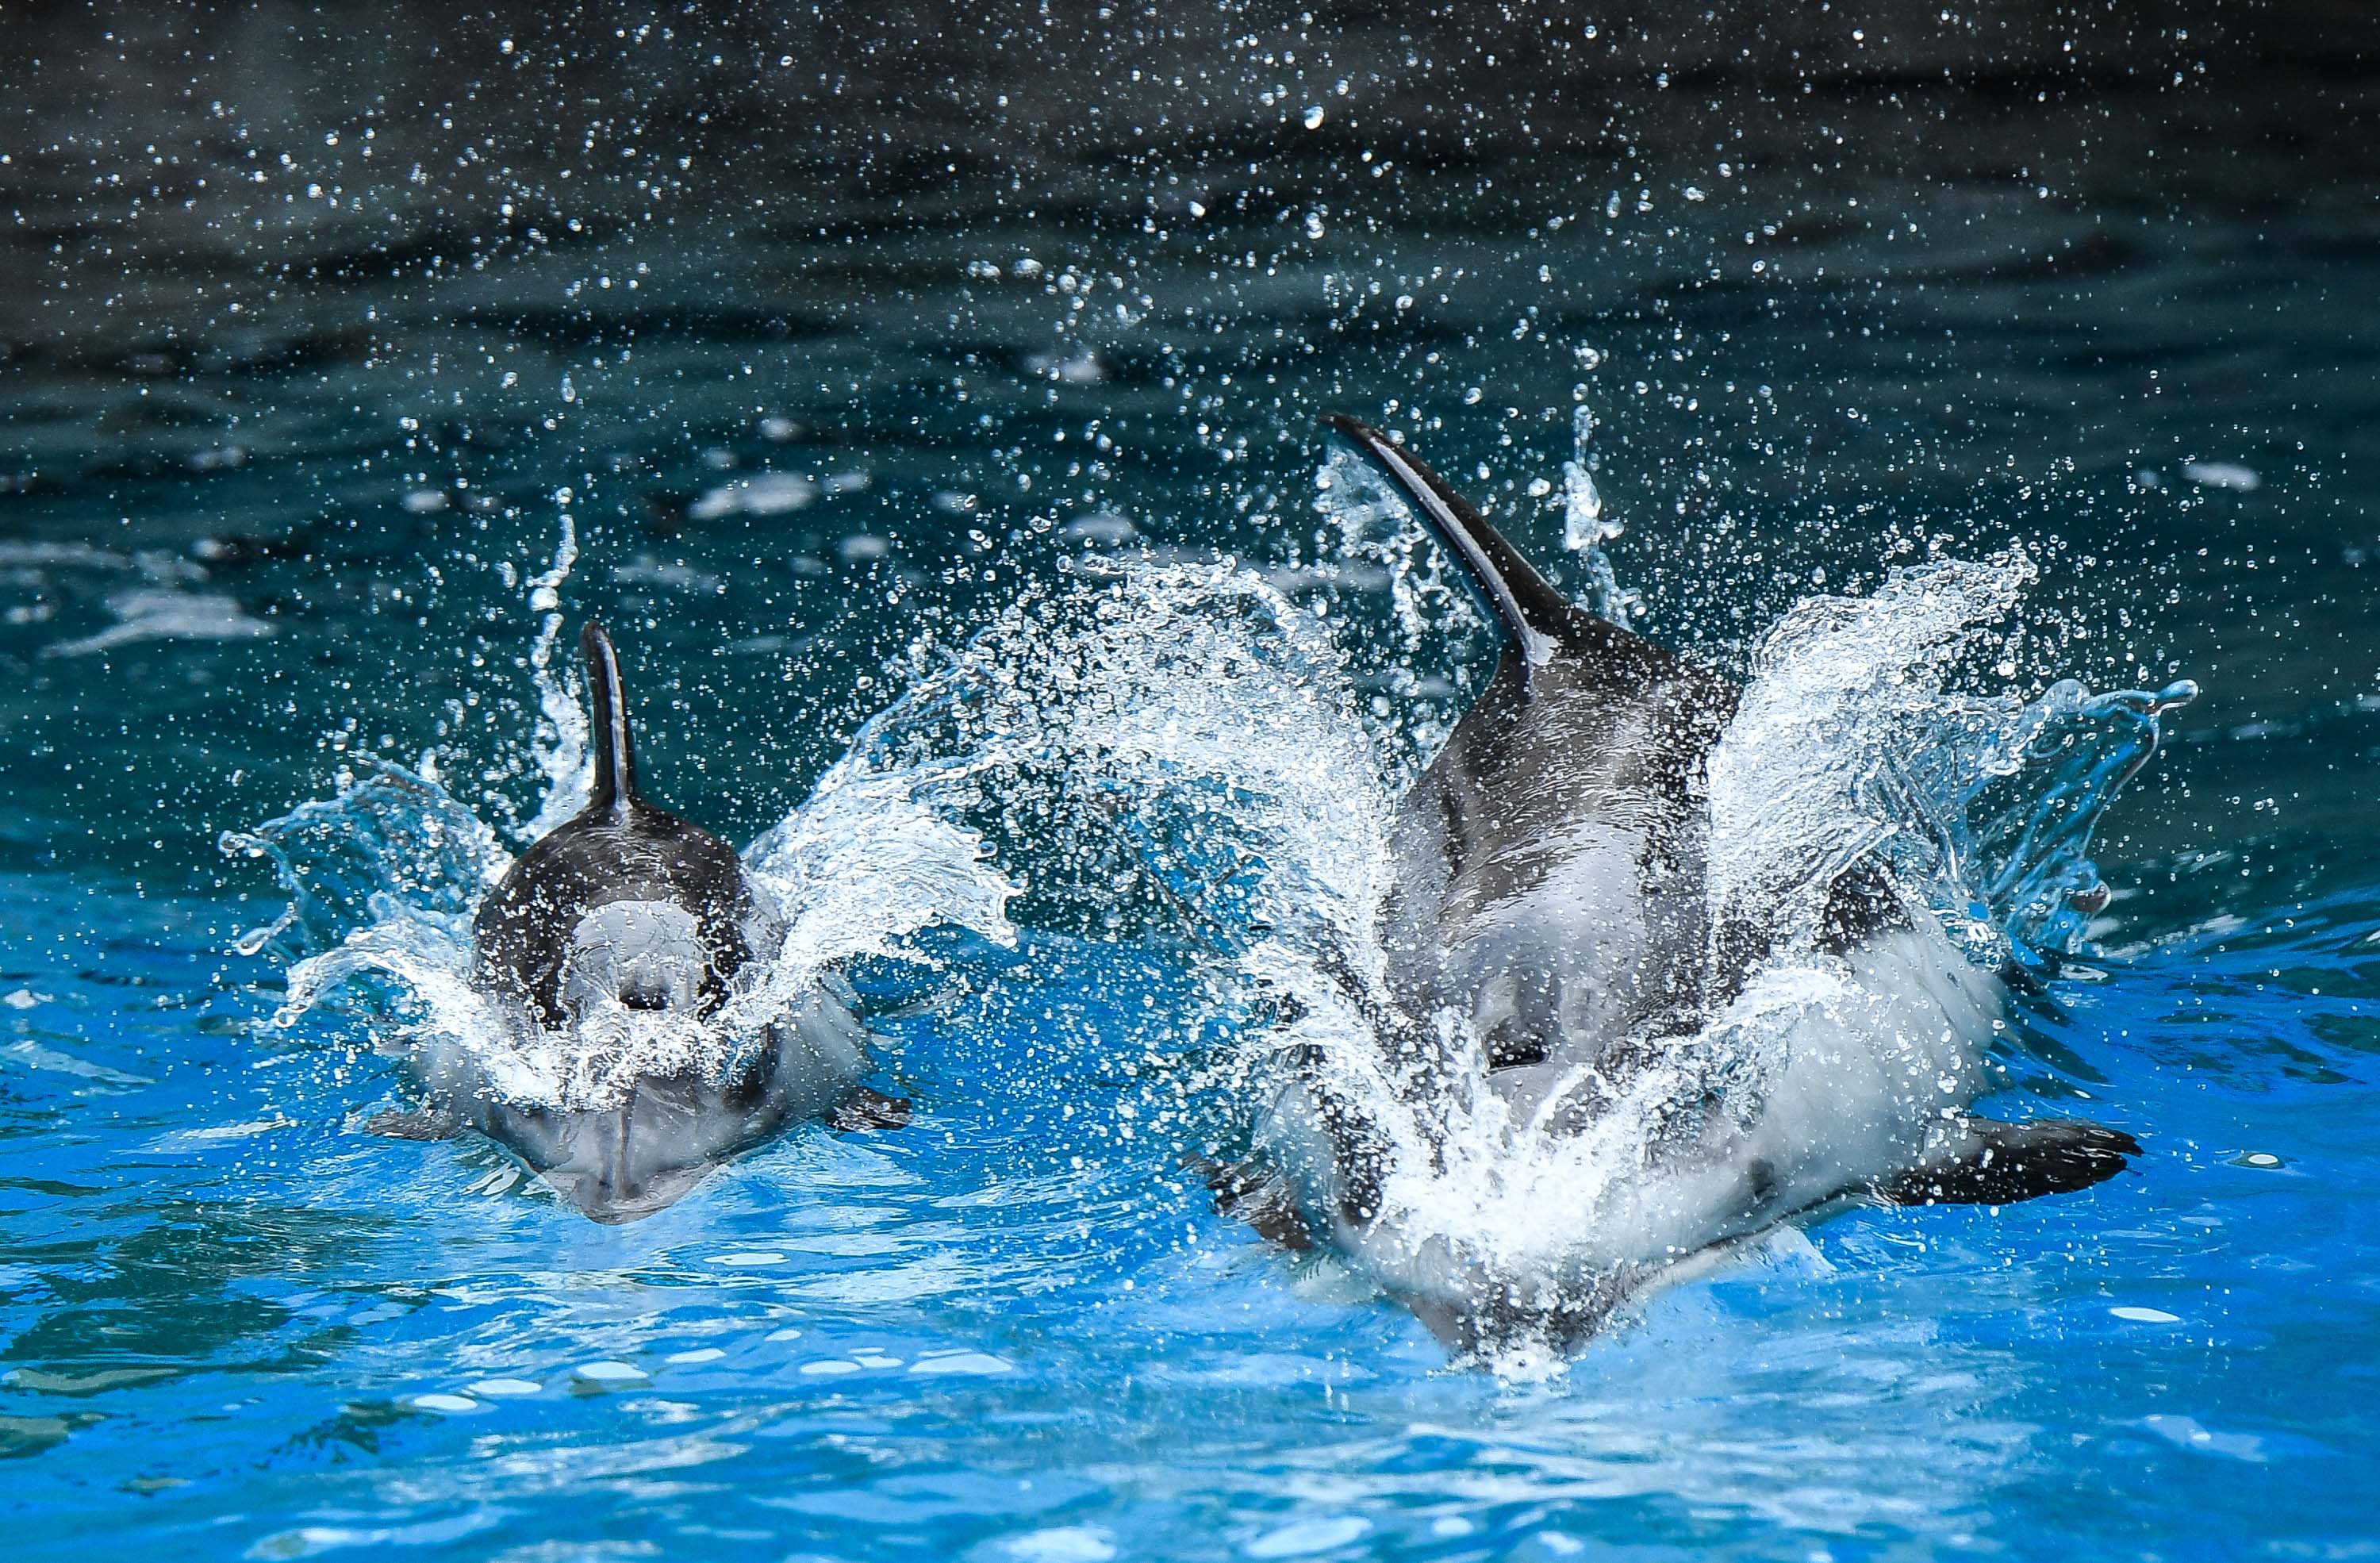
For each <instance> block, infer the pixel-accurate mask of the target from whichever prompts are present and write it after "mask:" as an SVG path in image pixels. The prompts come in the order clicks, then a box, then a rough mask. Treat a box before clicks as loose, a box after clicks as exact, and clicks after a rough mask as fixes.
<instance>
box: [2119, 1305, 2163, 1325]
mask: <svg viewBox="0 0 2380 1563" xmlns="http://www.w3.org/2000/svg"><path fill="white" fill-rule="evenodd" d="M2107 1312H2109V1313H2111V1314H2113V1315H2116V1317H2118V1318H2119V1319H2123V1320H2125V1321H2127V1322H2128V1323H2131V1324H2148V1325H2170V1324H2180V1322H2181V1315H2179V1314H2168V1313H2167V1312H2166V1311H2165V1310H2164V1309H2163V1308H2141V1307H2132V1306H2126V1307H2120V1308H2110V1309H2108V1310H2107Z"/></svg>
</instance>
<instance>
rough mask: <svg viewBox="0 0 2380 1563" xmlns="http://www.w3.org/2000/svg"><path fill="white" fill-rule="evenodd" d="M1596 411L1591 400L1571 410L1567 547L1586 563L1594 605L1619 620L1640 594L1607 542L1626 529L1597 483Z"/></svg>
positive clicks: (1565, 487) (1564, 487) (1565, 488)
mask: <svg viewBox="0 0 2380 1563" xmlns="http://www.w3.org/2000/svg"><path fill="white" fill-rule="evenodd" d="M1594 438H1595V414H1594V413H1593V412H1591V411H1589V410H1588V408H1587V406H1586V404H1585V402H1581V403H1580V404H1579V405H1578V408H1577V410H1576V411H1575V412H1573V414H1572V415H1571V442H1572V447H1573V448H1572V452H1571V459H1570V460H1568V461H1566V462H1563V463H1562V482H1561V499H1560V504H1561V515H1562V547H1563V548H1564V549H1565V550H1566V551H1569V552H1572V553H1575V554H1577V555H1578V556H1579V557H1580V559H1581V560H1583V561H1584V562H1585V565H1586V578H1587V588H1588V593H1589V598H1590V600H1589V603H1588V606H1589V607H1591V608H1593V609H1594V610H1595V612H1597V613H1599V614H1601V615H1602V616H1603V617H1605V618H1607V619H1609V620H1610V621H1611V622H1612V623H1614V624H1626V623H1627V622H1628V621H1629V620H1630V619H1631V618H1632V617H1633V616H1634V614H1635V612H1636V611H1637V600H1636V596H1635V594H1634V593H1633V592H1629V591H1624V590H1622V589H1621V585H1620V574H1619V572H1618V571H1617V570H1615V569H1613V568H1612V565H1611V557H1610V555H1609V553H1608V552H1606V551H1605V549H1604V545H1605V544H1607V543H1609V542H1611V541H1613V540H1614V539H1617V538H1618V537H1619V536H1620V534H1621V530H1622V528H1621V525H1620V523H1619V522H1617V521H1615V520H1612V519H1611V518H1610V517H1609V516H1607V515H1604V513H1603V494H1602V491H1599V490H1598V489H1597V488H1596V486H1595V467H1594V457H1593V453H1592V452H1590V451H1589V450H1588V449H1587V446H1588V445H1589V443H1591V442H1592V441H1593V440H1594Z"/></svg>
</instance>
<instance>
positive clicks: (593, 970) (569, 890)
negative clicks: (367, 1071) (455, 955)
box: [374, 623, 908, 1222]
mask: <svg viewBox="0 0 2380 1563" xmlns="http://www.w3.org/2000/svg"><path fill="white" fill-rule="evenodd" d="M579 649H580V652H581V655H582V656H583V657H584V659H585V661H586V668H587V685H588V689H589V692H590V694H591V696H592V698H593V705H594V713H593V714H594V721H593V738H594V745H595V770H594V778H593V782H592V784H591V785H590V787H589V793H588V798H587V806H586V807H585V808H583V809H581V810H580V811H579V812H578V814H577V816H575V817H574V818H571V819H570V820H569V821H568V822H567V823H565V824H564V825H562V826H561V827H560V828H559V829H557V830H554V831H553V833H551V834H550V835H547V836H545V837H543V838H541V839H540V840H539V841H537V842H534V843H532V844H531V845H530V847H529V848H528V851H526V852H524V853H523V854H521V855H520V857H519V859H518V860H517V861H516V862H515V863H514V865H513V866H512V868H511V869H510V871H509V872H507V873H506V874H505V875H504V879H503V880H502V881H501V882H500V883H499V884H498V885H497V886H496V888H495V889H494V890H493V891H490V892H489V894H488V896H487V899H486V900H484V901H483V902H481V903H480V909H479V914H478V915H477V917H476V918H475V919H474V920H473V924H472V936H473V944H474V962H473V970H472V980H473V983H474V984H475V985H476V986H477V987H480V990H481V991H482V992H484V993H486V994H487V995H488V996H489V997H491V998H492V999H493V1000H496V1001H497V1003H498V1006H499V1008H500V1010H502V1011H503V1012H505V1013H506V1014H507V1015H508V1016H509V1017H510V1018H511V1019H512V1020H513V1021H514V1022H515V1024H520V1025H525V1026H530V1027H536V1028H539V1029H542V1030H544V1031H547V1032H565V1031H567V1030H569V1029H570V1028H572V1027H574V1026H576V1025H577V1024H581V1023H582V1022H583V1021H585V1020H586V1019H587V1018H589V1016H590V1015H592V1014H595V1013H597V1012H601V1010H602V1009H603V1008H604V1007H605V1006H611V1005H617V1006H620V1007H622V1008H625V1009H626V1010H629V1011H641V1012H648V1013H654V1014H660V1015H664V1016H671V1017H684V1018H688V1019H692V1020H696V1021H701V1020H707V1019H709V1018H710V1017H711V1016H712V1015H714V1014H715V1013H716V1012H718V1010H719V1009H720V1007H721V1005H722V1004H723V1003H724V1002H725V1001H726V1000H727V998H728V996H729V993H730V988H731V985H732V984H733V982H734V980H735V976H736V975H737V973H738V972H740V971H742V970H743V969H744V968H745V967H746V966H747V964H748V963H751V962H753V961H754V960H756V959H759V958H763V957H764V956H766V955H769V954H773V953H774V952H775V951H777V950H778V949H779V948H780V946H781V945H782V943H783V937H784V921H783V916H782V915H781V914H780V913H779V911H778V910H777V908H776V907H775V906H773V905H772V904H771V903H770V900H769V898H768V896H767V895H766V893H765V892H764V891H761V890H760V889H759V887H758V886H755V885H754V884H752V883H751V882H750V881H749V880H747V878H746V877H745V874H744V866H743V862H742V860H741V859H740V858H739V857H738V856H737V855H736V853H735V849H734V848H733V847H731V846H729V845H728V844H727V843H726V842H722V841H721V840H720V839H719V838H718V837H716V836H714V835H712V834H711V833H710V831H708V830H703V829H702V828H701V827H700V826H698V825H694V824H691V823H689V822H688V821H686V820H684V819H681V818H678V817H677V816H676V815H674V814H672V813H670V812H669V811H668V810H666V809H664V808H662V807H660V806H657V805H655V804H653V803H650V802H649V801H648V800H647V799H646V798H645V797H644V795H643V794H641V793H640V792H639V791H638V790H637V763H636V745H635V740H634V738H633V736H632V734H631V733H630V732H629V726H628V711H627V704H626V699H625V696H624V694H623V693H622V690H621V686H620V663H619V658H618V656H617V654H616V653H615V652H614V651H613V648H612V641H611V637H610V636H607V635H606V634H604V632H603V629H602V626H601V625H600V624H593V623H589V624H588V625H587V627H586V630H585V632H584V633H583V634H582V635H581V636H580V638H579ZM414 1062H415V1067H416V1071H417V1072H419V1074H420V1075H421V1076H422V1078H423V1081H424V1084H427V1085H428V1086H429V1087H430V1088H431V1091H432V1092H433V1094H435V1095H436V1096H437V1097H440V1098H442V1099H443V1103H444V1104H445V1107H444V1111H443V1113H441V1114H436V1115H428V1116H423V1117H407V1116H397V1115H392V1116H391V1117H390V1118H388V1119H385V1120H382V1121H376V1122H375V1124H374V1127H375V1128H376V1129H378V1130H379V1131H380V1132H382V1133H393V1134H397V1135H400V1136H406V1137H415V1136H424V1135H436V1134H441V1133H447V1132H452V1131H453V1130H455V1129H458V1128H461V1127H468V1128H472V1129H476V1130H478V1131H479V1132H480V1133H483V1134H485V1135H487V1136H488V1137H489V1138H490V1139H492V1140H494V1141H496V1142H497V1143H498V1144H500V1145H504V1147H506V1148H507V1149H509V1150H510V1151H512V1152H513V1153H514V1154H515V1155H516V1156H518V1157H520V1158H521V1159H522V1160H523V1161H525V1162H527V1163H528V1166H529V1167H530V1168H531V1169H533V1170H535V1171H536V1172H537V1173H539V1174H540V1176H541V1177H543V1178H544V1179H545V1181H547V1182H548V1183H550V1184H552V1185H553V1187H554V1188H555V1189H556V1190H557V1191H559V1192H560V1193H563V1194H564V1195H565V1196H566V1197H567V1198H569V1199H570V1200H571V1201H572V1202H573V1203H574V1204H576V1205H577V1206H578V1208H579V1209H580V1210H582V1211H584V1212H585V1213H586V1214H587V1215H588V1216H589V1217H591V1218H594V1219H596V1220H598V1221H606V1222H616V1221H627V1220H633V1219H635V1218H638V1217H640V1216H646V1215H650V1214H651V1213H652V1212H653V1211H656V1210H659V1209H661V1208H662V1207H663V1206H667V1205H670V1204H671V1203H673V1202H674V1201H675V1200H677V1199H678V1198H679V1197H680V1196H682V1195H683V1194H685V1193H686V1192H687V1191H688V1190H689V1189H691V1188H693V1187H694V1186H695V1184H697V1183H698V1182H699V1181H701V1180H702V1179H703V1178H704V1177H705V1176H706V1175H707V1174H709V1173H710V1171H711V1169H714V1168H716V1167H718V1166H719V1165H720V1164H721V1163H722V1162H724V1161H726V1160H727V1159H729V1158H730V1157H734V1156H735V1155H736V1154H737V1153H738V1152H740V1151H743V1150H746V1149H748V1148H750V1147H751V1146H753V1145H758V1144H759V1143H760V1142H762V1141H763V1140H766V1139H768V1138H770V1137H771V1136H772V1135H774V1134H775V1133H778V1132H779V1131H780V1130H782V1129H783V1128H784V1127H785V1126H787V1125H788V1124H790V1123H794V1122H796V1121H802V1120H806V1119H812V1118H820V1117H832V1118H833V1119H834V1121H836V1122H837V1123H838V1125H840V1126H843V1127H861V1126H869V1125H874V1126H892V1125H896V1124H898V1123H900V1122H903V1121H905V1120H906V1118H907V1115H908V1104H907V1103H906V1102H903V1101H898V1100H895V1099H894V1098H892V1097H883V1096H880V1095H879V1094H877V1093H876V1092H873V1091H870V1090H868V1089H867V1088H865V1087H863V1086H861V1085H860V1084H859V1079H860V1077H861V1075H863V1074H864V1073H865V1072H867V1070H868V1058H867V1052H866V1048H865V1032H864V1031H863V1029H862V1027H861V1025H860V1024H859V1022H858V1021H857V1020H856V1018H855V1017H854V1016H853V1015H852V1014H851V1012H850V1011H849V1010H847V1009H846V1008H845V1007H844V1005H843V1004H842V1003H841V1002H839V1001H838V1000H836V999H835V998H834V997H833V996H832V994H830V993H828V992H826V991H825V990H823V989H820V990H818V991H816V992H814V993H812V994H810V995H808V996H807V998H806V999H805V1000H804V1001H803V1002H802V1003H801V1004H800V1005H799V1006H798V1007H797V1008H796V1009H795V1012H792V1013H790V1014H788V1015H785V1016H783V1017H782V1018H781V1019H780V1020H778V1021H777V1022H776V1023H775V1024H771V1026H770V1027H769V1030H768V1034H767V1036H766V1038H765V1042H764V1045H763V1046H761V1047H760V1048H758V1049H757V1050H756V1051H754V1052H753V1053H752V1054H751V1055H750V1056H749V1057H747V1058H746V1059H745V1060H742V1061H741V1063H740V1064H739V1065H738V1066H736V1067H735V1069H734V1070H733V1071H732V1072H730V1074H729V1075H728V1076H727V1077H726V1078H723V1079H721V1078H713V1077H710V1076H709V1075H706V1074H700V1073H681V1074H653V1075H644V1076H640V1077H638V1078H637V1079H636V1080H635V1081H633V1082H632V1083H631V1084H630V1086H629V1088H628V1092H627V1095H626V1097H625V1099H624V1100H622V1101H621V1102H620V1103H619V1105H617V1106H616V1107H606V1108H603V1109H559V1108H549V1107H538V1106H527V1105H515V1104H513V1103H510V1102H507V1101H505V1100H504V1099H503V1098H502V1097H500V1096H498V1095H497V1094H496V1093H495V1092H494V1091H492V1089H491V1088H490V1087H489V1085H488V1083H487V1081H486V1080H485V1078H484V1076H483V1075H482V1074H481V1072H480V1069H479V1068H478V1066H477V1065H476V1064H475V1063H474V1062H473V1060H472V1059H471V1058H470V1056H469V1055H468V1051H467V1050H466V1049H464V1048H461V1047H459V1046H456V1045H453V1044H446V1045H443V1046H438V1045H432V1046H431V1047H430V1048H426V1049H418V1050H417V1053H416V1056H415V1060H414Z"/></svg>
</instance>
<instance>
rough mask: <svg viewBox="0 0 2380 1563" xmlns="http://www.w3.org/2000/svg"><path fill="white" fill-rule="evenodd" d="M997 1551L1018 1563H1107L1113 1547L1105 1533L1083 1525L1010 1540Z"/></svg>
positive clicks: (1062, 1526) (1054, 1527) (1110, 1557)
mask: <svg viewBox="0 0 2380 1563" xmlns="http://www.w3.org/2000/svg"><path fill="white" fill-rule="evenodd" d="M1000 1549H1001V1550H1002V1552H1005V1553H1006V1554H1008V1556H1009V1557H1014V1558H1016V1559H1017V1560H1018V1563H1110V1560H1111V1559H1112V1558H1113V1557H1115V1556H1116V1547H1115V1543H1113V1542H1112V1541H1110V1540H1109V1539H1108V1535H1107V1533H1106V1532H1104V1531H1096V1530H1092V1529H1090V1528H1089V1527H1087V1526H1084V1525H1059V1526H1053V1527H1052V1528H1050V1529H1049V1530H1046V1531H1028V1532H1026V1533H1025V1534H1023V1535H1021V1536H1011V1537H1009V1538H1008V1539H1007V1540H1006V1541H1003V1542H1002V1543H1001V1544H1000Z"/></svg>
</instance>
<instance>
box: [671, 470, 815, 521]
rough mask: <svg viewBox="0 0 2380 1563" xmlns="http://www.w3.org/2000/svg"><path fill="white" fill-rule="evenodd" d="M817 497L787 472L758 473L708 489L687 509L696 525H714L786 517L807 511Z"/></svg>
mask: <svg viewBox="0 0 2380 1563" xmlns="http://www.w3.org/2000/svg"><path fill="white" fill-rule="evenodd" d="M818 497H819V486H818V485H817V484H816V483H813V482H812V481H810V480H809V479H807V478H802V477H796V476H795V474H793V473H790V472H759V473H755V474H754V475H753V476H751V477H749V478H738V479H735V481H734V482H731V483H722V484H721V485H720V486H719V487H717V488H715V489H707V490H705V491H703V493H702V494H701V496H700V497H699V498H698V499H697V500H696V501H695V502H694V503H692V504H690V505H687V506H686V515H687V517H688V518H689V519H691V520H695V521H717V520H719V519H721V518H722V517H724V516H729V515H790V514H792V513H793V512H795V511H796V510H805V509H807V508H808V507H809V505H810V503H811V502H812V501H814V500H816V499H817V498H818Z"/></svg>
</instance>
